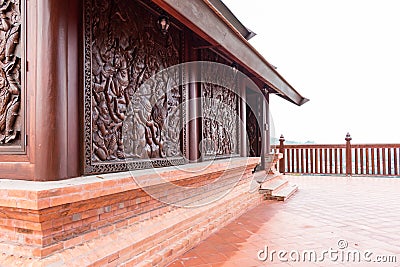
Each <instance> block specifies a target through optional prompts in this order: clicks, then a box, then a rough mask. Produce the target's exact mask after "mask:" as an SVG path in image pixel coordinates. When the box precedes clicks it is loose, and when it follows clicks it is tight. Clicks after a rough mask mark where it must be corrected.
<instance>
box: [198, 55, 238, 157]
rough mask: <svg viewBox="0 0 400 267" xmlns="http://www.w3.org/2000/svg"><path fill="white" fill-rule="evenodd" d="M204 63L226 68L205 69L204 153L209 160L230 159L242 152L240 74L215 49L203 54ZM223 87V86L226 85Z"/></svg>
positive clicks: (203, 108)
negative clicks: (237, 78)
mask: <svg viewBox="0 0 400 267" xmlns="http://www.w3.org/2000/svg"><path fill="white" fill-rule="evenodd" d="M201 58H202V60H203V61H211V62H218V63H221V64H225V65H227V67H226V68H225V67H224V68H218V73H216V70H215V69H211V68H212V67H210V69H209V70H202V75H209V76H210V77H204V78H205V80H206V81H217V82H215V83H214V82H213V83H209V82H202V83H201V89H202V98H203V101H202V117H203V118H202V132H203V141H202V147H203V148H202V150H203V151H202V153H203V155H204V156H205V157H209V156H226V155H232V154H238V153H239V150H238V149H239V146H238V123H239V122H238V114H239V113H238V106H239V102H238V96H237V94H236V92H237V88H236V87H237V81H236V75H235V73H234V72H233V71H232V69H231V68H230V64H228V62H226V61H225V60H224V59H223V58H222V57H220V56H218V55H217V54H216V53H214V52H213V51H211V50H203V51H202V52H201ZM222 85H223V86H222Z"/></svg>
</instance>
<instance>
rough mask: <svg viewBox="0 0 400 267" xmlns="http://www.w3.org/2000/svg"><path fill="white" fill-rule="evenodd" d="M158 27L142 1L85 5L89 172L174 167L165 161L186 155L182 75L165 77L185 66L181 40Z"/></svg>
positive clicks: (177, 32) (101, 0)
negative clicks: (183, 141)
mask: <svg viewBox="0 0 400 267" xmlns="http://www.w3.org/2000/svg"><path fill="white" fill-rule="evenodd" d="M156 21H157V16H156V14H155V12H153V11H151V10H150V9H149V8H147V7H145V6H144V5H142V4H141V3H139V2H137V1H130V0H119V1H116V0H113V1H110V0H86V2H85V50H86V51H85V78H86V82H85V92H86V95H85V98H86V99H85V123H86V125H90V127H86V128H85V133H86V137H87V138H86V140H85V141H86V142H89V143H90V146H88V145H87V146H86V149H89V151H86V172H108V171H120V170H123V169H125V168H130V167H132V168H147V167H154V165H158V166H161V165H169V164H170V163H168V162H169V161H167V160H166V161H165V162H163V159H165V158H166V157H181V156H182V153H181V147H180V144H181V133H180V130H181V128H182V127H181V125H182V115H181V113H182V111H181V109H182V107H181V106H180V103H181V101H182V97H181V95H182V92H181V91H182V90H181V88H180V87H179V86H178V85H179V84H180V79H182V74H181V73H179V72H174V73H171V72H163V73H160V71H161V70H164V69H166V68H168V67H170V66H173V65H176V64H179V63H180V62H181V55H182V52H181V49H182V47H181V46H182V33H181V31H180V30H178V29H177V28H174V27H170V29H169V33H168V34H167V35H166V36H165V35H163V34H162V33H161V32H160V31H159V30H158V29H157V24H156ZM88 102H89V103H88ZM86 131H90V132H89V133H87V132H86ZM149 159H152V160H153V159H158V160H153V161H152V162H150V163H149V162H148V163H144V162H143V160H149ZM139 160H140V161H141V162H138V163H135V162H132V161H139ZM175 161H176V160H175ZM161 162H163V163H161ZM102 163H107V164H108V165H107V167H105V166H101V164H102ZM110 163H112V164H111V166H110ZM99 164H100V165H99Z"/></svg>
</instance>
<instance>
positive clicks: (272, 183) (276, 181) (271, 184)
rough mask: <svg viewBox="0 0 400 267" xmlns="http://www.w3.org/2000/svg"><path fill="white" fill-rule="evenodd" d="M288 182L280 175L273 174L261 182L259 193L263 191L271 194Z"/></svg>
mask: <svg viewBox="0 0 400 267" xmlns="http://www.w3.org/2000/svg"><path fill="white" fill-rule="evenodd" d="M287 184H288V181H287V180H286V179H284V178H283V177H282V175H279V176H275V177H274V178H272V179H269V180H267V181H266V182H264V183H262V184H261V187H260V193H264V194H267V195H273V194H274V193H275V192H278V191H279V190H280V189H282V188H283V187H285V186H286V185H287Z"/></svg>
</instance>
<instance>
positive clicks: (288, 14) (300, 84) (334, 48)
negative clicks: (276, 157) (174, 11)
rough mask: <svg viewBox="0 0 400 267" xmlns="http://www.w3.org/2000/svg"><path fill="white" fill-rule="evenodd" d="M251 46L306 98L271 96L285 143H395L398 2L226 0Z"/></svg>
mask: <svg viewBox="0 0 400 267" xmlns="http://www.w3.org/2000/svg"><path fill="white" fill-rule="evenodd" d="M223 1H224V3H225V4H226V5H227V6H228V7H229V8H230V9H231V10H232V12H233V13H234V14H235V15H236V16H237V17H238V18H239V20H241V22H242V23H243V24H244V25H245V26H246V27H247V28H249V29H251V30H253V31H254V32H256V33H257V36H255V37H253V39H251V40H250V43H251V44H252V45H253V46H254V47H255V48H256V49H257V50H258V51H260V53H261V54H262V55H263V56H264V57H265V58H266V59H267V60H268V62H270V63H271V64H273V65H274V66H277V67H278V69H277V71H278V72H279V73H280V74H281V75H282V76H283V77H284V78H285V79H286V80H287V81H288V82H289V83H290V84H291V85H292V86H293V87H294V88H295V89H296V90H297V91H298V92H300V94H302V95H303V96H305V97H307V98H309V99H310V102H308V103H306V104H305V105H303V106H302V107H297V106H295V105H293V104H291V103H289V102H287V101H285V100H283V99H281V98H279V97H276V96H272V97H271V101H270V102H271V103H270V106H271V109H272V116H273V120H274V122H275V135H276V136H279V135H280V134H281V133H282V134H284V136H285V138H286V140H296V141H303V142H305V141H307V140H312V141H315V142H317V143H344V142H345V141H344V138H345V135H346V133H347V132H350V134H351V136H352V138H353V141H352V142H353V143H385V142H387V143H399V142H400V119H399V118H398V117H399V114H400V112H399V110H400V108H399V106H400V105H399V103H400V29H399V28H400V15H399V14H400V13H399V11H400V1H398V0H379V1H378V0H364V1H362V0H300V1H299V0H245V1H244V0H223Z"/></svg>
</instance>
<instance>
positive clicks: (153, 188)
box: [0, 0, 308, 266]
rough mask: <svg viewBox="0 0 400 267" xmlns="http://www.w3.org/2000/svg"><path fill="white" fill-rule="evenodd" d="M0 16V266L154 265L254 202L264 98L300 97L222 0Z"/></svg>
mask: <svg viewBox="0 0 400 267" xmlns="http://www.w3.org/2000/svg"><path fill="white" fill-rule="evenodd" d="M0 12H1V25H0V40H1V42H0V48H1V50H0V62H1V68H0V75H1V78H0V87H1V94H0V195H1V198H0V248H1V252H2V255H0V265H2V266H3V265H6V266H7V264H11V265H14V264H16V265H17V264H19V265H29V264H33V263H35V264H38V266H49V265H51V264H53V265H54V266H59V265H67V266H70V265H80V266H82V265H84V266H86V265H96V266H104V265H112V266H119V265H123V266H141V265H143V266H145V265H146V264H147V265H149V264H152V265H159V266H163V265H166V264H168V263H169V262H171V261H172V260H173V259H174V258H175V257H177V256H179V255H181V254H182V253H184V252H185V251H187V250H188V249H190V248H191V247H193V246H195V245H196V244H198V243H199V242H200V241H201V240H204V239H205V238H206V237H207V236H209V235H210V234H211V233H212V232H214V231H216V230H218V229H219V228H221V227H222V226H224V225H226V224H227V223H228V222H229V221H231V220H233V219H235V218H237V217H238V216H240V215H241V214H242V213H244V212H245V211H246V210H248V209H250V208H252V207H254V206H256V205H257V204H259V203H261V202H262V201H263V197H264V196H263V194H260V192H259V190H258V189H259V186H260V183H262V182H263V180H265V179H266V178H267V176H268V173H271V171H272V172H274V171H276V170H274V167H273V166H272V163H273V161H274V158H275V155H272V154H271V153H270V152H271V148H270V141H269V140H270V125H269V124H270V122H269V108H268V103H269V95H270V94H277V95H279V96H281V97H282V98H284V99H286V100H287V101H290V102H292V103H293V104H296V105H302V104H304V103H305V102H307V101H308V99H306V98H304V97H303V96H301V95H300V94H299V93H298V92H297V91H296V90H295V89H294V88H293V87H292V86H291V85H290V84H289V83H288V82H287V81H286V80H285V79H284V78H283V77H282V76H281V75H280V74H279V73H278V72H277V71H276V70H275V68H274V67H273V66H272V65H271V64H269V63H268V62H267V61H266V59H264V57H263V56H261V55H260V53H259V52H257V51H256V50H255V49H254V48H253V47H252V46H251V45H250V44H249V42H248V39H249V38H251V37H253V36H254V33H253V32H252V31H250V30H249V29H247V28H246V27H245V26H244V25H243V24H242V23H241V22H240V21H239V20H238V19H237V18H236V17H235V15H234V14H232V12H231V11H230V10H229V9H228V8H227V7H226V6H225V5H224V3H223V2H222V1H220V0H193V1H181V0H151V1H150V0H65V1H59V0H29V1H28V0H2V1H0ZM259 38H265V37H263V36H259ZM277 119H279V118H277ZM271 169H272V170H271ZM255 177H257V178H255Z"/></svg>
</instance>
